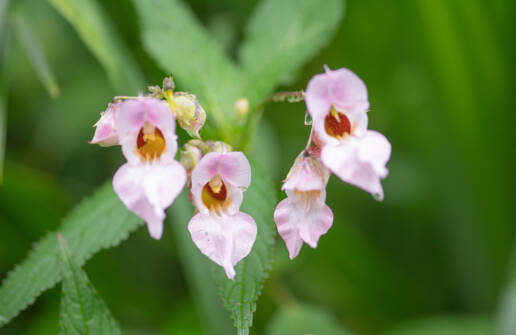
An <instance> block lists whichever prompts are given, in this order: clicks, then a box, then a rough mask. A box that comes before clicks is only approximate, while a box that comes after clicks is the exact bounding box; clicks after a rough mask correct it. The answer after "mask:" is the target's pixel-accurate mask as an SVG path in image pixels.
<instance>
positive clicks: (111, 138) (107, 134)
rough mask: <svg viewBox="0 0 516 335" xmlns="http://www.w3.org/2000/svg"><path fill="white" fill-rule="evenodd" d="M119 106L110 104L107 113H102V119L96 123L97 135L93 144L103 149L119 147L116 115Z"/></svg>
mask: <svg viewBox="0 0 516 335" xmlns="http://www.w3.org/2000/svg"><path fill="white" fill-rule="evenodd" d="M118 108H119V104H109V106H108V108H107V109H106V111H105V112H101V113H100V119H99V120H98V121H97V123H95V126H94V127H95V134H94V135H93V138H92V139H91V141H90V143H91V144H98V145H100V146H103V147H109V146H112V145H118V144H119V143H118V134H117V131H116V126H115V114H116V110H117V109H118Z"/></svg>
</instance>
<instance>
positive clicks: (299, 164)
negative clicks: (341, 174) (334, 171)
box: [281, 152, 330, 192]
mask: <svg viewBox="0 0 516 335" xmlns="http://www.w3.org/2000/svg"><path fill="white" fill-rule="evenodd" d="M329 177H330V172H329V171H328V169H327V168H326V167H325V166H324V165H323V164H322V162H321V161H320V160H319V159H318V158H315V157H311V156H305V153H304V152H302V153H301V154H300V155H299V156H298V158H297V159H296V161H295V162H294V165H293V166H292V168H291V170H290V172H289V174H288V176H287V179H286V181H285V183H284V184H283V186H282V187H281V189H282V190H298V191H301V192H307V191H323V190H324V189H325V188H326V183H327V182H328V178H329Z"/></svg>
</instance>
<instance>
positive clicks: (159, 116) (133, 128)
mask: <svg viewBox="0 0 516 335" xmlns="http://www.w3.org/2000/svg"><path fill="white" fill-rule="evenodd" d="M115 126H116V130H117V133H118V137H119V140H120V144H121V145H122V151H123V153H124V156H125V158H126V159H127V163H125V164H124V165H122V166H121V167H120V168H119V169H118V171H117V172H116V173H115V176H114V178H113V187H114V189H115V192H116V193H117V194H118V196H119V197H120V199H121V200H122V202H123V203H124V204H125V205H126V206H127V208H129V209H130V210H131V211H133V212H134V213H136V214H137V215H138V216H140V217H141V218H142V219H144V220H145V221H146V222H147V227H148V229H149V233H150V235H151V236H152V237H153V238H155V239H159V238H161V235H162V233H163V220H164V219H165V209H166V208H167V207H169V206H170V205H171V204H172V202H173V201H174V199H175V198H176V197H177V196H178V194H179V193H180V192H181V189H182V188H183V187H184V185H185V182H186V172H185V169H184V168H183V166H181V164H179V163H178V162H177V161H175V160H174V156H175V154H176V152H177V136H176V134H175V120H174V117H173V115H172V113H171V112H170V109H169V107H168V105H167V103H166V102H164V101H161V100H158V99H154V98H140V99H136V100H130V101H126V102H124V103H122V104H121V105H120V108H119V109H118V111H117V114H116V118H115Z"/></svg>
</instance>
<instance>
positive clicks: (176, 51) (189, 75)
mask: <svg viewBox="0 0 516 335" xmlns="http://www.w3.org/2000/svg"><path fill="white" fill-rule="evenodd" d="M134 4H135V6H136V9H137V11H138V14H139V17H140V21H141V24H142V31H143V42H144V45H145V48H146V50H147V51H148V52H149V53H150V55H151V56H152V57H153V58H154V59H155V60H156V62H157V63H158V65H159V66H160V67H161V68H162V69H163V70H165V71H167V72H169V73H171V74H173V75H174V78H176V79H177V81H178V82H179V84H180V85H181V87H183V88H184V89H187V90H191V91H192V92H193V93H194V94H195V95H197V96H198V97H199V99H200V101H201V104H202V105H203V107H204V108H205V109H206V110H208V111H209V114H210V115H213V117H214V118H215V121H216V123H217V125H218V126H219V127H220V128H222V129H223V133H224V134H227V133H228V132H227V131H225V130H228V127H229V124H228V121H229V120H228V113H231V114H229V115H232V113H233V103H234V102H235V101H236V100H237V99H238V98H240V96H241V95H240V92H241V91H240V88H241V84H242V81H243V80H242V79H243V78H242V76H241V73H240V72H239V70H238V69H237V68H236V67H235V66H234V64H233V63H232V62H231V61H230V59H229V58H228V57H227V56H226V54H225V53H224V50H223V49H222V47H221V46H220V45H218V44H217V43H216V42H215V41H214V40H213V39H212V38H211V36H210V34H208V32H207V31H206V30H205V29H204V28H203V27H202V24H201V23H200V22H199V20H197V18H196V17H195V16H194V14H193V13H192V11H191V10H190V8H188V7H187V6H186V5H185V4H184V3H183V2H182V1H179V0H147V1H139V0H134ZM230 118H231V117H230ZM230 118H229V119H230Z"/></svg>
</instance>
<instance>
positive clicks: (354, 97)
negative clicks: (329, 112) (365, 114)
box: [325, 67, 369, 112]
mask: <svg viewBox="0 0 516 335" xmlns="http://www.w3.org/2000/svg"><path fill="white" fill-rule="evenodd" d="M325 71H326V75H327V76H328V77H329V97H330V100H331V102H332V105H334V106H335V107H337V108H341V109H346V110H348V111H350V112H359V111H366V110H367V109H368V108H369V101H368V98H367V87H366V85H365V84H364V82H363V81H362V79H360V78H359V77H358V76H357V75H356V74H355V73H353V72H352V71H351V70H349V69H346V68H342V69H338V70H335V71H332V70H330V69H329V68H328V67H325Z"/></svg>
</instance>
